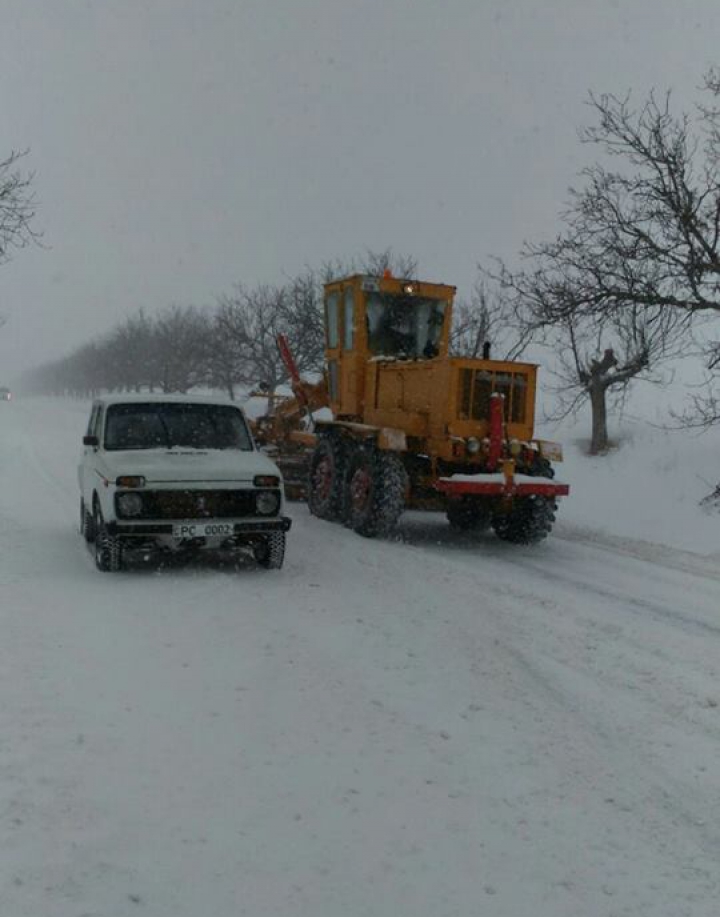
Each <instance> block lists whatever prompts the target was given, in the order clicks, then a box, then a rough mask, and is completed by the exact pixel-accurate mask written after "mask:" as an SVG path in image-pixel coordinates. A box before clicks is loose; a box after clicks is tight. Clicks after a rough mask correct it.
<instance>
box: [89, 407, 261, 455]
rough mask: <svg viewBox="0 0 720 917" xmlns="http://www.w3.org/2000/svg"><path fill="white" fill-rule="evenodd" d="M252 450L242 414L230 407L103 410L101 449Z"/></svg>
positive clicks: (118, 408)
mask: <svg viewBox="0 0 720 917" xmlns="http://www.w3.org/2000/svg"><path fill="white" fill-rule="evenodd" d="M173 447H180V448H186V449H240V450H242V451H243V452H249V451H251V450H252V440H251V439H250V433H249V432H248V428H247V425H246V423H245V419H244V417H243V415H242V413H241V412H240V411H239V410H238V409H237V408H234V407H232V406H230V405H220V404H174V403H162V402H159V403H155V404H153V403H147V404H143V403H135V404H113V405H111V406H110V407H109V408H108V410H107V420H106V422H105V448H106V449H108V450H111V451H114V450H121V449H171V448H173Z"/></svg>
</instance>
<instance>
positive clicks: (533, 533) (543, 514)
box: [492, 497, 555, 544]
mask: <svg viewBox="0 0 720 917" xmlns="http://www.w3.org/2000/svg"><path fill="white" fill-rule="evenodd" d="M554 521H555V501H554V500H552V499H548V498H546V497H522V498H520V499H517V500H516V501H515V502H514V503H513V506H512V507H511V509H510V510H509V511H508V512H506V513H498V514H497V515H496V516H493V520H492V527H493V529H494V530H495V534H496V535H497V536H498V538H500V539H502V540H503V541H509V542H511V543H512V544H537V542H539V541H542V540H543V538H547V536H548V535H549V534H550V530H551V529H552V524H553V522H554Z"/></svg>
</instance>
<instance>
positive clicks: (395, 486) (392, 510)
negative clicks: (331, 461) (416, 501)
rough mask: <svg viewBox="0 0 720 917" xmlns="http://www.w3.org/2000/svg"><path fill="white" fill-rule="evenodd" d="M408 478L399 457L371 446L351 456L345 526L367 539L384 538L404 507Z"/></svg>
mask: <svg viewBox="0 0 720 917" xmlns="http://www.w3.org/2000/svg"><path fill="white" fill-rule="evenodd" d="M406 486H407V475H406V472H405V468H404V466H403V463H402V461H401V460H400V457H399V456H398V455H396V454H395V453H394V452H380V451H379V450H377V449H375V448H373V447H371V446H358V447H356V448H355V450H354V451H353V452H352V453H351V455H350V458H349V460H348V464H347V474H346V476H345V517H346V522H347V525H348V526H349V527H350V528H351V529H353V530H354V531H355V532H357V533H358V534H359V535H364V536H365V537H366V538H375V537H376V536H378V535H387V534H388V533H389V532H391V531H392V530H393V529H394V527H395V525H396V524H397V521H398V519H399V518H400V515H401V514H402V511H403V509H404V506H405V489H406Z"/></svg>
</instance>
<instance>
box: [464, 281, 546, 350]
mask: <svg viewBox="0 0 720 917" xmlns="http://www.w3.org/2000/svg"><path fill="white" fill-rule="evenodd" d="M533 333H534V331H533V327H532V325H531V324H530V323H529V322H527V321H525V320H521V319H520V318H519V317H518V314H517V305H516V304H515V303H514V302H513V301H512V300H511V298H510V297H508V296H507V294H506V293H505V292H504V291H503V290H501V289H498V286H497V284H496V283H494V282H493V281H492V280H491V279H490V278H488V277H486V276H481V278H480V279H478V280H477V281H476V282H475V284H474V286H473V289H472V293H471V296H470V299H469V300H457V301H456V303H455V309H454V315H453V325H452V329H451V332H450V349H451V351H452V352H453V353H454V354H456V355H457V356H463V357H482V356H483V355H484V354H487V355H488V356H493V357H495V358H497V359H500V360H517V359H518V357H520V356H521V355H522V353H523V352H524V351H525V349H526V347H527V346H528V344H529V343H530V341H531V340H532V337H533Z"/></svg>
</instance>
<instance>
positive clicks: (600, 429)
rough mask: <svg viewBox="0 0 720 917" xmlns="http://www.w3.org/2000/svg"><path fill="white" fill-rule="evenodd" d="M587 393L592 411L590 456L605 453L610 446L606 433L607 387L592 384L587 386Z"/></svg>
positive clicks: (597, 383)
mask: <svg viewBox="0 0 720 917" xmlns="http://www.w3.org/2000/svg"><path fill="white" fill-rule="evenodd" d="M588 391H589V394H590V408H591V410H592V439H591V441H590V455H598V453H600V452H605V451H606V450H607V448H608V446H609V445H610V441H609V439H608V431H607V399H606V393H607V386H605V385H602V384H601V383H599V382H594V383H591V384H590V385H589V387H588Z"/></svg>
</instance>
